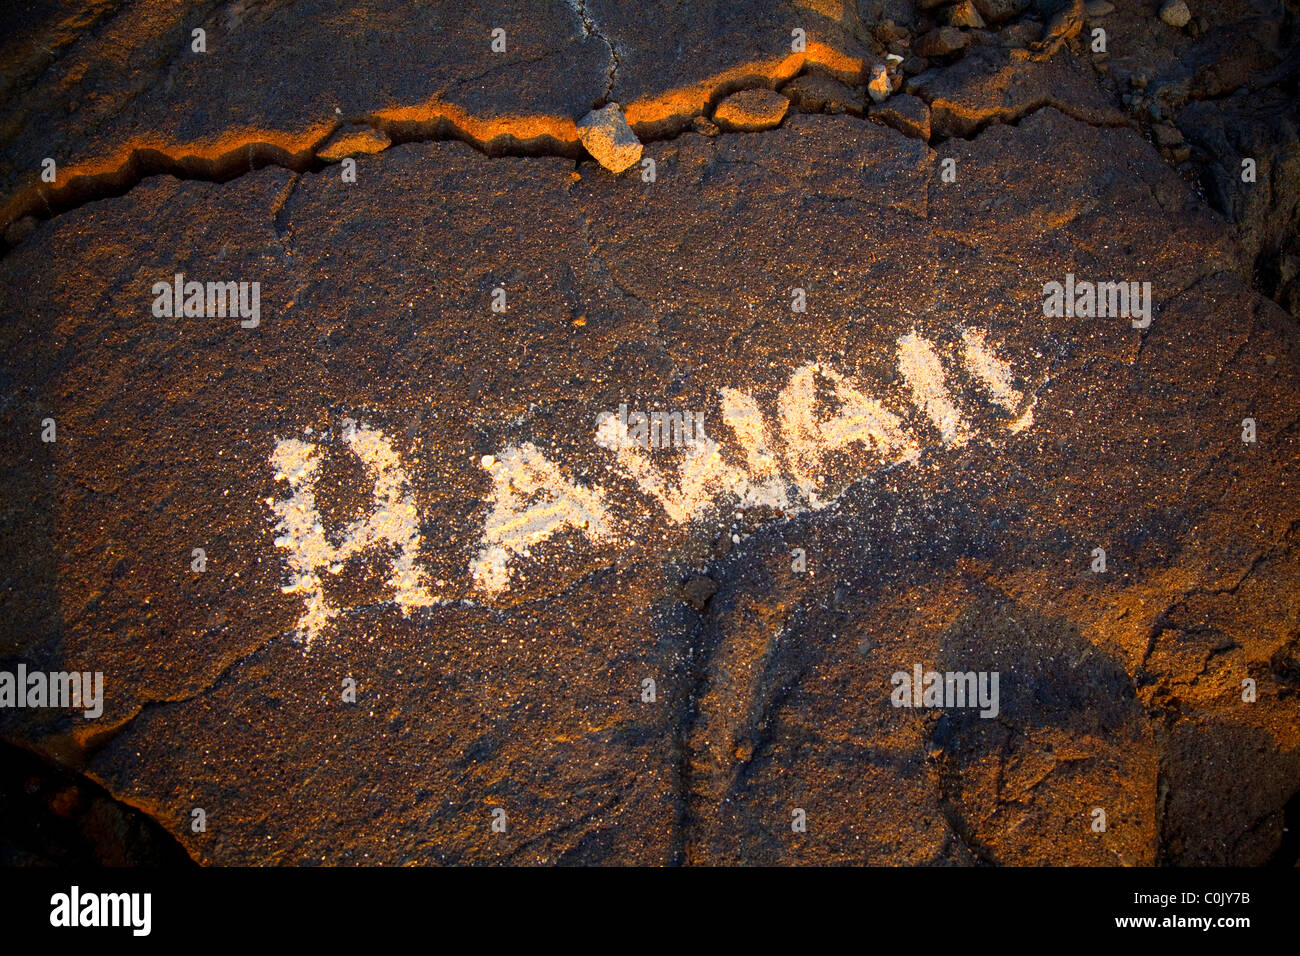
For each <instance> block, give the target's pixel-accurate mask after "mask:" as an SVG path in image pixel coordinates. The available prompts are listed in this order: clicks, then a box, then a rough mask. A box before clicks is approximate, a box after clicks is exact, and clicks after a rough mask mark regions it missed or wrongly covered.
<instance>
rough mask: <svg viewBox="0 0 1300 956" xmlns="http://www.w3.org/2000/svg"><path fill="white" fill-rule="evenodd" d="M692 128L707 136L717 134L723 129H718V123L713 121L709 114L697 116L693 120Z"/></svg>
mask: <svg viewBox="0 0 1300 956" xmlns="http://www.w3.org/2000/svg"><path fill="white" fill-rule="evenodd" d="M691 128H692V129H694V130H695V132H697V133H701V134H703V135H705V136H717V135H718V134H719V133H721V132H722V130H720V129H718V124H717V123H715V122H713V120H711V119H709V118H708V117H707V116H697V117H695V118H694V119H693V120H691Z"/></svg>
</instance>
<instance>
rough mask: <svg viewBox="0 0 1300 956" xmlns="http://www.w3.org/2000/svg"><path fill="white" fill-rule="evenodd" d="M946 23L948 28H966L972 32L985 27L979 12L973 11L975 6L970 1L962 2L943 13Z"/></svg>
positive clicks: (964, 0) (963, 0)
mask: <svg viewBox="0 0 1300 956" xmlns="http://www.w3.org/2000/svg"><path fill="white" fill-rule="evenodd" d="M945 15H946V21H947V23H948V26H950V27H967V28H969V29H972V30H983V29H984V27H985V23H984V18H983V17H981V16H980V12H979V11H978V10H976V9H975V4H973V3H971V0H962V2H961V3H958V4H954V5H953V6H951V7H949V8H948V9H947V10H946V11H945Z"/></svg>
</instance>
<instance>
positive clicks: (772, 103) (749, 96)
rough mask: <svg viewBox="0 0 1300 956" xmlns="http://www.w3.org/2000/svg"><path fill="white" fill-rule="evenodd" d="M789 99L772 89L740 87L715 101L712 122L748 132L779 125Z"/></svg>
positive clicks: (783, 117)
mask: <svg viewBox="0 0 1300 956" xmlns="http://www.w3.org/2000/svg"><path fill="white" fill-rule="evenodd" d="M789 109H790V100H789V99H788V98H787V97H785V96H782V95H781V94H780V93H774V92H773V91H772V90H742V91H741V92H739V93H733V94H732V95H731V96H728V97H727V98H726V99H725V100H723V101H722V102H721V103H719V104H718V108H717V109H716V110H715V111H714V113H713V122H715V123H717V124H718V126H719V127H721V128H722V129H724V130H728V131H730V132H740V133H752V132H755V131H757V130H763V129H772V128H774V127H776V126H780V125H781V120H783V119H785V114H786V111H787V110H789Z"/></svg>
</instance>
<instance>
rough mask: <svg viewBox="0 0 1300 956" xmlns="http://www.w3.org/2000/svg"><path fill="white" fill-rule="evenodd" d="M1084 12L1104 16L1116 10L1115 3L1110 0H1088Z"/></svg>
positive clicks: (1089, 14) (1091, 15)
mask: <svg viewBox="0 0 1300 956" xmlns="http://www.w3.org/2000/svg"><path fill="white" fill-rule="evenodd" d="M1083 12H1084V13H1086V14H1087V15H1088V16H1089V17H1104V16H1106V15H1107V14H1108V13H1114V12H1115V4H1113V3H1111V2H1110V0H1088V2H1087V3H1085V4H1084V5H1083Z"/></svg>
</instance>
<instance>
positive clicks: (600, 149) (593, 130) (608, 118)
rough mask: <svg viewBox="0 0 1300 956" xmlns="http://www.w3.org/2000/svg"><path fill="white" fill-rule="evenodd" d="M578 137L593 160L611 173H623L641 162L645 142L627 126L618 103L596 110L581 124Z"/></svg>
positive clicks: (584, 118)
mask: <svg viewBox="0 0 1300 956" xmlns="http://www.w3.org/2000/svg"><path fill="white" fill-rule="evenodd" d="M578 136H579V137H581V139H582V145H583V146H584V147H585V148H586V150H587V152H589V153H591V155H592V158H593V159H595V160H596V162H598V163H600V165H602V166H604V167H605V168H606V169H608V170H609V171H610V172H611V173H621V172H622V171H623V170H625V169H627V168H628V167H629V166H631V165H632V164H633V163H636V162H637V161H639V160H640V159H641V141H640V140H639V139H637V138H636V133H634V132H632V127H630V126H628V125H627V120H626V119H625V118H624V116H623V111H622V110H621V109H619V107H618V104H617V103H609V104H607V105H606V106H605V107H604V108H602V109H598V110H592V111H591V112H590V113H588V114H587V115H586V116H585V117H583V119H582V122H580V123H579V124H578Z"/></svg>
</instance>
